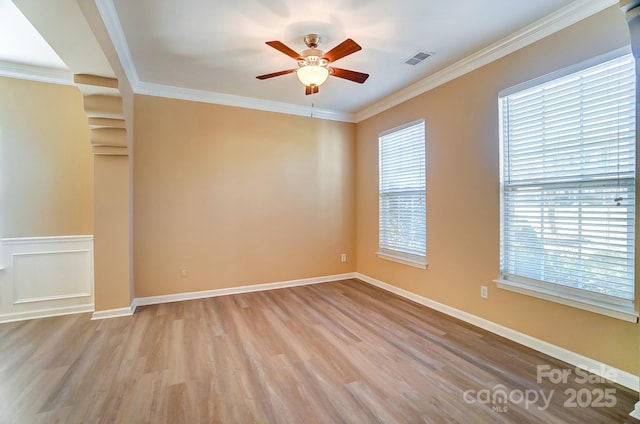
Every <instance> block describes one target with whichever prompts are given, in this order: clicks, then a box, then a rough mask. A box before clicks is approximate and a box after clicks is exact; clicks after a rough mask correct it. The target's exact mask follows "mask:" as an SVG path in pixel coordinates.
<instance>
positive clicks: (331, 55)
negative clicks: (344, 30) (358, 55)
mask: <svg viewBox="0 0 640 424" xmlns="http://www.w3.org/2000/svg"><path fill="white" fill-rule="evenodd" d="M358 50H362V47H360V45H359V44H358V43H356V42H355V41H353V40H352V39H351V38H347V39H346V40H344V41H343V42H342V43H340V44H338V45H337V46H335V47H334V48H332V49H331V50H329V51H328V52H327V53H326V54H325V55H324V56H323V57H322V58H323V59H327V60H328V61H329V62H335V61H336V60H338V59H341V58H343V57H345V56H348V55H350V54H351V53H355V52H357V51H358Z"/></svg>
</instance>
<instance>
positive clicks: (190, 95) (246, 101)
mask: <svg viewBox="0 0 640 424" xmlns="http://www.w3.org/2000/svg"><path fill="white" fill-rule="evenodd" d="M135 92H136V93H137V94H146V95H149V96H159V97H168V98H171V99H179V100H191V101H195V102H202V103H213V104H218V105H224V106H235V107H242V108H247V109H257V110H264V111H268V112H278V113H284V114H288V115H298V116H307V117H313V118H320V119H328V120H332V121H343V122H352V116H351V114H346V113H341V112H336V111H332V110H328V109H318V108H313V107H310V106H301V105H296V104H291V103H282V102H274V101H271V100H264V99H257V98H253V97H243V96H236V95H233V94H225V93H215V92H212V91H205V90H195V89H192V88H182V87H174V86H171V85H162V84H153V83H148V82H142V81H140V82H139V83H138V84H137V87H136V89H135Z"/></svg>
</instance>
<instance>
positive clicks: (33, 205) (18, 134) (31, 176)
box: [0, 77, 93, 237]
mask: <svg viewBox="0 0 640 424" xmlns="http://www.w3.org/2000/svg"><path fill="white" fill-rule="evenodd" d="M92 175H93V159H92V156H91V146H90V144H89V127H88V126H87V118H86V116H85V115H84V110H83V107H82V96H81V95H80V92H79V90H78V89H77V88H75V87H70V86H64V85H56V84H45V83H40V82H33V81H27V80H19V79H13V78H4V77H0V237H34V236H60V235H75V234H92V233H93V198H92V196H93V194H92V193H93V187H92V184H93V179H92V178H93V177H92Z"/></svg>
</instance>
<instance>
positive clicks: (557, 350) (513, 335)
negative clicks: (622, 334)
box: [355, 273, 640, 413]
mask: <svg viewBox="0 0 640 424" xmlns="http://www.w3.org/2000/svg"><path fill="white" fill-rule="evenodd" d="M355 278H357V279H359V280H362V281H364V282H366V283H369V284H371V285H373V286H376V287H379V288H381V289H384V290H387V291H389V292H391V293H395V294H397V295H399V296H402V297H404V298H406V299H409V300H412V301H414V302H416V303H419V304H421V305H424V306H427V307H429V308H431V309H435V310H436V311H439V312H442V313H444V314H446V315H449V316H452V317H454V318H457V319H459V320H462V321H465V322H468V323H469V324H473V325H475V326H476V327H480V328H482V329H484V330H487V331H490V332H492V333H494V334H497V335H499V336H502V337H504V338H507V339H509V340H512V341H514V342H516V343H519V344H521V345H524V346H527V347H529V348H531V349H534V350H537V351H538V352H542V353H544V354H546V355H549V356H552V357H554V358H556V359H559V360H561V361H564V362H567V363H569V364H571V365H573V366H576V367H580V368H585V369H588V370H589V371H591V372H593V373H594V374H596V375H599V376H601V377H607V378H608V377H609V376H611V375H616V376H617V378H616V380H615V382H616V383H618V384H620V385H621V386H624V387H627V388H629V389H631V390H635V391H636V392H637V391H639V389H640V377H639V376H637V375H634V374H631V373H629V372H626V371H623V370H620V369H617V368H615V367H612V366H609V365H607V364H603V363H602V362H600V361H596V360H594V359H591V358H588V357H586V356H583V355H580V354H578V353H575V352H572V351H570V350H567V349H565V348H562V347H560V346H556V345H554V344H551V343H548V342H545V341H543V340H540V339H536V338H535V337H531V336H529V335H527V334H524V333H521V332H519V331H515V330H513V329H511V328H508V327H504V326H502V325H499V324H496V323H494V322H492V321H489V320H486V319H484V318H480V317H478V316H476V315H473V314H470V313H468V312H464V311H461V310H459V309H456V308H452V307H451V306H448V305H445V304H443V303H439V302H436V301H434V300H431V299H428V298H426V297H422V296H419V295H417V294H415V293H412V292H410V291H407V290H403V289H401V288H398V287H395V286H393V285H391V284H388V283H385V282H383V281H380V280H376V279H375V278H372V277H369V276H368V275H364V274H361V273H356V276H355ZM638 408H639V407H638V405H636V411H638ZM636 411H634V412H633V413H636Z"/></svg>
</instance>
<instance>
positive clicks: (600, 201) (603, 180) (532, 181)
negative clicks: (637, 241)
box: [498, 55, 637, 321]
mask: <svg viewBox="0 0 640 424" xmlns="http://www.w3.org/2000/svg"><path fill="white" fill-rule="evenodd" d="M595 62H597V63H596V64H594V63H593V62H592V63H589V64H583V65H582V66H578V67H575V68H573V69H571V70H564V71H560V72H559V73H556V74H553V75H550V76H546V77H543V78H541V79H538V80H534V81H532V82H529V83H525V84H523V85H521V86H518V87H514V88H512V89H508V90H505V91H504V92H502V93H500V108H501V131H502V133H501V135H502V151H501V161H502V163H501V165H502V166H501V168H502V169H501V171H502V173H501V184H502V193H501V194H502V197H501V214H502V215H501V244H500V268H501V277H500V280H499V281H498V286H499V287H503V288H508V289H512V290H516V291H523V292H525V293H528V294H533V295H534V296H536V295H538V297H543V298H549V299H552V300H556V301H560V302H562V303H566V304H570V305H573V306H577V307H583V308H584V309H588V310H593V311H595V312H600V313H604V314H606V315H610V316H616V317H620V318H622V319H629V320H633V321H635V320H636V316H637V315H636V314H635V313H634V312H633V300H634V290H635V289H634V254H635V252H634V237H635V150H636V149H635V146H636V139H635V136H636V135H635V121H636V120H635V116H636V115H635V66H634V59H633V57H632V56H631V55H625V56H620V57H616V58H613V59H611V58H606V59H599V60H597V61H595ZM577 69H578V70H577ZM520 289H521V290H520Z"/></svg>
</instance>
